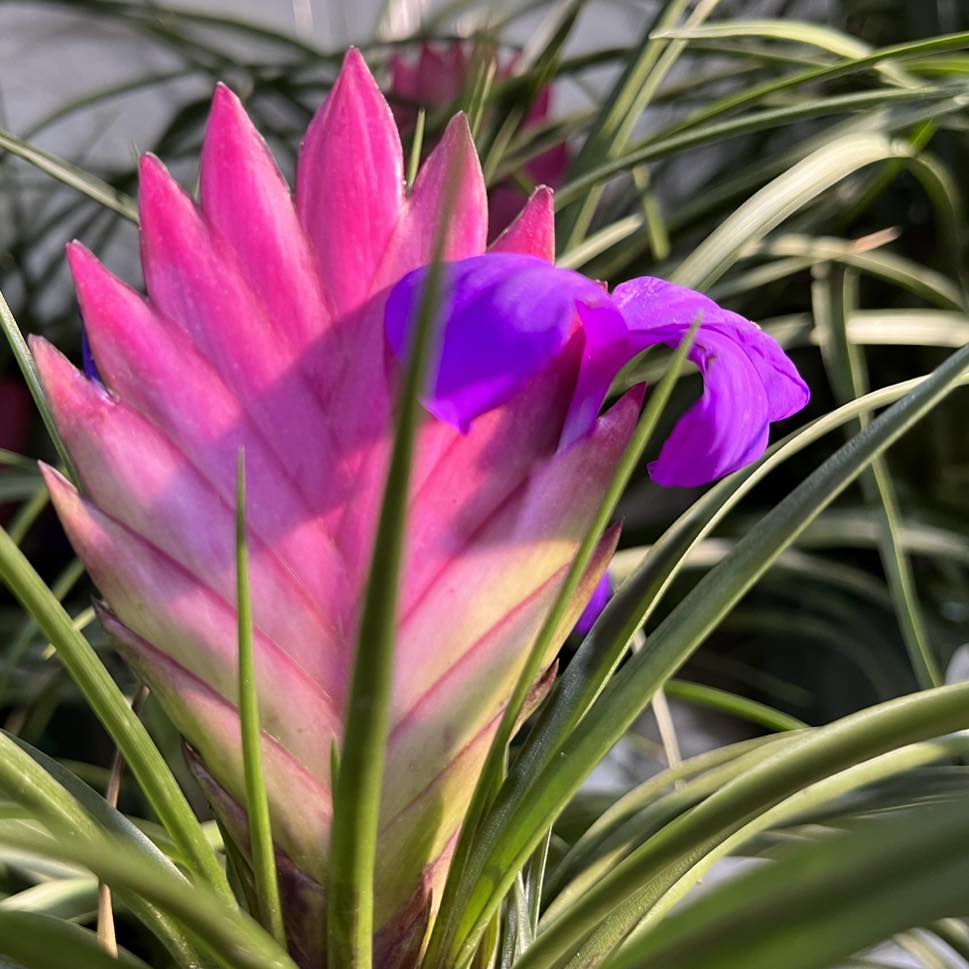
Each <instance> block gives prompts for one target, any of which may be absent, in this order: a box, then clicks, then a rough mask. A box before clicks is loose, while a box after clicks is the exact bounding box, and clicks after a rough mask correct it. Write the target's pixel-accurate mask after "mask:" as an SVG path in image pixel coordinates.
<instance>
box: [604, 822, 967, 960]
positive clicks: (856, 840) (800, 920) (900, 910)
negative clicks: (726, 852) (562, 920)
mask: <svg viewBox="0 0 969 969" xmlns="http://www.w3.org/2000/svg"><path fill="white" fill-rule="evenodd" d="M886 845H891V846H892V850H891V851H886V850H885V846H886ZM967 904H969V816H967V814H966V811H965V805H963V804H960V803H955V804H951V805H948V806H945V807H938V808H935V809H933V810H927V811H921V812H917V813H912V814H907V815H904V816H902V817H901V818H898V819H893V820H888V821H886V820H879V821H869V822H868V823H867V824H866V825H865V826H864V828H861V829H859V830H854V831H851V832H848V833H845V834H841V835H835V836H832V837H830V838H827V839H824V840H822V841H818V842H813V841H812V842H808V843H807V844H802V845H798V846H795V847H794V848H793V849H792V850H790V852H789V853H787V854H786V855H785V856H784V857H783V858H782V859H780V860H779V861H777V862H776V863H774V864H772V865H768V866H766V867H762V868H760V869H758V870H757V871H755V872H753V873H751V874H748V875H746V876H744V877H742V878H741V879H738V880H734V881H731V882H730V883H729V884H728V885H725V886H722V887H721V888H719V889H718V890H716V891H714V892H712V893H711V894H710V895H708V896H707V897H706V898H705V899H702V900H701V901H699V902H697V903H696V904H695V905H694V906H691V907H689V908H687V909H684V910H683V911H682V912H681V913H680V914H678V915H675V916H672V917H671V918H670V919H668V920H667V922H666V923H665V924H664V925H663V926H662V927H661V928H660V929H658V930H657V931H656V932H655V933H654V934H651V935H650V936H649V937H648V938H646V939H644V940H643V941H642V942H640V943H637V944H636V945H630V946H629V948H628V949H626V950H625V951H624V952H622V953H620V954H618V955H617V956H616V957H615V958H614V959H612V960H610V961H609V963H608V964H607V965H608V969H638V967H640V966H644V965H649V966H650V969H672V967H676V969H741V967H743V969H775V967H776V966H778V965H784V966H785V967H787V969H823V967H826V966H830V965H833V964H836V963H840V962H841V961H842V960H843V959H844V958H845V957H846V956H849V955H851V954H852V953H854V952H857V951H859V950H861V949H864V948H865V947H867V946H870V945H873V944H874V943H876V942H879V941H882V940H883V939H885V938H886V937H888V936H890V935H891V934H892V933H894V932H898V931H900V930H902V929H906V928H909V927H911V926H913V925H923V924H925V923H927V922H931V921H932V920H933V919H936V918H939V917H940V916H945V915H949V914H951V913H952V912H961V911H964V910H965V908H966V906H967Z"/></svg>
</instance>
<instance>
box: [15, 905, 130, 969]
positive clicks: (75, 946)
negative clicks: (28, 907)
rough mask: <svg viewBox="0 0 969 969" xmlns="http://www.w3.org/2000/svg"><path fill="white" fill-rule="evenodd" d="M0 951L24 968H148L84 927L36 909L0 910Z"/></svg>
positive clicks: (128, 953)
mask: <svg viewBox="0 0 969 969" xmlns="http://www.w3.org/2000/svg"><path fill="white" fill-rule="evenodd" d="M0 955H2V956H6V957H7V958H8V959H12V960H14V961H15V962H16V963H18V964H19V965H20V966H22V967H23V969H64V967H65V966H83V967H84V969H148V966H147V965H146V964H145V963H144V962H142V961H141V959H138V958H136V957H135V956H133V955H131V953H130V952H125V951H121V952H119V953H118V956H117V958H115V957H114V956H112V955H109V954H108V953H107V952H106V951H105V949H104V948H103V947H102V946H101V943H100V942H98V939H97V936H95V935H94V934H93V933H92V932H89V931H88V930H87V929H82V928H81V927H80V926H79V925H74V924H72V923H71V922H65V921H63V920H62V919H59V918H52V917H50V916H47V915H40V914H38V913H35V912H11V911H0Z"/></svg>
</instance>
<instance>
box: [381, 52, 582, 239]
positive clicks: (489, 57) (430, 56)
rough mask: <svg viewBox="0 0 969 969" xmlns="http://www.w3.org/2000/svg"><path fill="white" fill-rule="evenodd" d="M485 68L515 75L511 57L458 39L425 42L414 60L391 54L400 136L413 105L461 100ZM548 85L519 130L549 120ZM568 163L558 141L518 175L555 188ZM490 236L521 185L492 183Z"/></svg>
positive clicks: (510, 215) (518, 198) (514, 211)
mask: <svg viewBox="0 0 969 969" xmlns="http://www.w3.org/2000/svg"><path fill="white" fill-rule="evenodd" d="M489 66H490V67H492V68H493V70H494V76H495V79H496V80H498V81H506V80H508V79H510V78H512V77H514V75H515V71H516V68H517V67H518V64H517V63H516V60H515V59H512V60H504V61H501V60H499V59H498V55H497V53H496V52H494V51H492V50H490V49H489V48H488V46H487V45H485V44H478V45H476V46H470V45H469V44H468V43H467V42H466V41H463V40H460V39H457V40H453V41H451V42H450V43H449V44H447V45H439V44H434V43H432V42H430V41H425V42H424V43H423V44H422V45H421V50H420V53H419V54H418V56H417V59H416V60H413V59H411V58H410V57H408V55H407V54H404V53H396V54H394V56H393V59H392V60H391V64H390V67H391V78H390V94H391V104H392V107H393V112H394V117H396V118H397V123H398V125H400V129H401V131H402V132H404V133H405V134H406V133H407V132H409V131H412V130H413V128H414V126H415V124H416V122H417V112H418V108H426V109H429V110H436V109H443V108H447V107H448V106H449V105H453V104H457V103H458V102H459V101H460V99H462V98H466V97H471V96H472V94H473V90H474V86H475V84H476V83H480V80H481V78H483V77H484V76H486V75H487V73H488V69H489ZM551 116H552V87H551V85H546V86H545V87H543V88H542V89H541V90H540V91H539V92H538V95H537V97H536V98H535V99H534V101H533V102H532V104H531V106H530V107H529V109H528V111H527V113H526V114H525V115H524V117H523V118H522V120H521V129H522V131H525V130H532V131H534V130H537V129H539V128H541V127H542V126H543V125H545V124H547V123H548V122H549V121H550V120H551ZM568 167H569V149H568V145H567V144H566V143H565V141H564V140H563V141H560V142H559V143H558V144H555V145H553V146H552V147H551V148H549V149H548V150H547V151H543V152H541V153H540V154H538V155H536V156H535V157H534V158H532V159H531V160H530V161H528V162H527V163H526V164H525V165H524V167H523V174H524V175H525V176H526V177H527V180H530V181H531V182H532V183H533V184H535V185H547V186H548V187H549V188H557V187H558V186H559V185H560V184H561V183H562V181H563V179H564V178H565V173H566V171H567V170H568ZM488 201H489V206H490V210H491V216H490V219H489V238H494V237H495V236H497V235H499V234H500V233H501V232H503V231H504V230H505V229H506V228H507V227H508V226H509V225H510V224H511V223H512V221H513V220H514V218H515V216H516V215H518V212H519V210H520V209H521V207H522V203H523V202H524V195H523V194H522V190H521V188H519V186H517V185H516V184H514V182H513V181H512V180H511V179H506V180H505V181H503V182H501V183H499V184H498V185H496V186H494V188H492V189H491V191H490V192H489V199H488Z"/></svg>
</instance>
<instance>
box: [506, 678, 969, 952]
mask: <svg viewBox="0 0 969 969" xmlns="http://www.w3.org/2000/svg"><path fill="white" fill-rule="evenodd" d="M967 701H969V684H961V685H959V686H955V687H942V688H939V689H936V690H926V691H924V692H922V693H916V694H913V695H912V696H907V697H902V698H901V699H899V700H893V701H890V702H888V703H884V704H881V705H879V706H877V707H872V708H869V709H867V710H863V711H862V712H861V713H858V714H854V715H852V716H850V717H845V718H844V719H843V720H839V721H836V722H835V723H833V724H829V725H828V726H826V727H821V728H817V729H815V730H811V731H809V732H805V733H803V734H799V735H797V736H795V737H794V738H793V739H792V741H791V742H790V743H788V744H782V745H780V746H779V747H778V748H777V750H776V753H774V754H773V756H770V757H767V758H765V759H764V760H763V761H761V762H760V763H758V764H754V765H753V766H752V767H751V768H750V769H749V770H748V771H746V772H744V773H743V774H741V775H739V776H737V777H735V778H734V779H732V780H730V781H728V782H727V783H726V784H724V785H723V786H722V787H721V788H719V790H717V791H715V792H714V793H712V794H711V795H710V796H709V797H708V798H707V799H706V800H704V801H703V802H702V803H701V804H699V805H698V806H697V807H695V808H694V809H693V810H692V811H690V812H689V813H688V814H684V815H681V816H680V817H678V818H677V819H676V820H675V821H673V822H672V823H670V824H668V825H666V827H664V828H663V829H662V830H661V831H660V832H658V833H656V834H654V835H653V836H652V837H651V838H650V839H649V840H648V841H646V842H645V843H644V844H642V845H641V846H640V847H639V848H638V849H637V850H636V851H635V852H633V854H631V855H630V856H629V857H628V858H626V859H625V860H624V861H622V862H621V863H620V864H619V865H617V866H616V867H614V868H613V869H612V870H611V871H610V872H609V873H608V874H607V875H606V876H605V877H603V878H601V879H600V880H599V881H598V882H597V883H596V884H595V886H594V887H592V888H590V890H589V891H587V892H586V893H585V894H584V895H583V896H582V897H581V898H580V899H578V900H577V901H576V903H575V904H573V905H571V906H569V907H568V908H567V909H565V910H563V911H562V912H561V913H560V914H559V916H558V918H557V919H556V920H555V921H554V922H552V923H550V924H548V925H547V926H545V928H544V930H540V934H539V936H538V938H537V939H536V941H535V944H534V945H533V946H532V948H531V949H530V950H529V952H528V954H527V956H526V957H525V958H524V959H523V960H521V961H520V963H519V966H520V969H539V967H541V969H545V967H549V966H553V965H555V964H556V963H557V960H558V958H560V957H561V956H562V955H564V954H565V953H567V952H570V951H572V950H573V949H574V946H575V945H576V944H578V943H580V942H581V941H582V940H583V939H584V938H585V937H586V936H587V935H588V934H589V933H590V932H591V931H593V930H594V929H595V928H596V926H597V925H598V924H599V923H600V922H601V921H602V919H604V918H607V917H609V916H610V915H611V913H613V912H614V910H615V909H616V908H617V907H619V906H620V904H621V903H624V904H625V907H624V909H623V910H622V911H621V912H620V913H619V914H618V916H617V917H614V918H615V922H614V924H613V925H611V926H610V929H611V930H612V931H613V932H615V935H614V936H613V937H612V938H610V940H609V942H610V944H615V942H617V941H620V940H621V939H622V938H623V937H624V935H625V934H626V933H628V932H629V931H630V930H631V929H632V928H633V927H634V926H635V925H636V923H637V921H638V920H639V917H640V915H641V911H642V909H643V908H644V907H648V905H649V904H651V903H652V898H651V896H654V895H655V894H656V892H657V885H656V884H654V883H658V888H659V890H660V891H665V890H667V889H668V887H669V885H670V884H671V883H672V882H675V881H676V880H677V879H678V878H679V877H681V876H682V874H684V873H685V871H686V870H688V869H689V868H690V867H692V866H693V865H694V864H695V863H696V860H697V858H698V857H700V856H702V855H703V854H706V853H708V852H709V851H710V850H711V849H712V848H714V847H716V845H718V844H720V843H721V842H723V841H724V840H725V839H726V838H727V837H728V836H730V835H731V834H733V833H735V832H736V831H738V830H740V828H741V827H742V826H743V825H744V823H746V822H747V820H748V819H750V818H752V817H756V816H757V815H758V814H760V813H763V812H764V811H766V810H768V809H770V808H772V807H773V806H774V805H776V804H778V803H779V802H781V801H783V800H784V799H785V798H787V797H790V796H792V795H794V794H795V793H796V792H798V791H800V790H802V788H804V787H806V786H807V785H808V784H811V783H813V782H815V781H818V780H820V779H822V778H825V777H830V776H831V775H833V774H836V773H838V772H840V771H844V770H846V769H847V768H850V767H852V766H854V765H856V764H860V763H862V762H863V761H865V760H869V759H870V758H872V757H876V756H878V755H879V754H882V753H885V752H887V751H891V750H894V749H896V748H898V747H902V746H905V745H907V744H911V743H913V742H915V741H919V740H924V739H928V738H931V737H936V736H939V735H941V734H944V733H948V732H950V731H954V730H962V729H965V728H966V726H969V702H967ZM906 763H907V762H906ZM641 894H645V896H646V899H645V901H646V906H644V904H643V902H642V901H640V900H638V897H639V896H640V895H641ZM617 937H618V938H617Z"/></svg>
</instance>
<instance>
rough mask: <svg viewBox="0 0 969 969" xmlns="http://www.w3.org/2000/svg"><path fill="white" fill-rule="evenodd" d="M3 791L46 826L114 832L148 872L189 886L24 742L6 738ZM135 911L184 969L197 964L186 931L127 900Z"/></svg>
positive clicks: (0, 753)
mask: <svg viewBox="0 0 969 969" xmlns="http://www.w3.org/2000/svg"><path fill="white" fill-rule="evenodd" d="M0 791H3V792H5V793H6V794H7V796H9V797H10V798H12V799H13V800H15V801H16V802H17V803H18V804H21V805H23V806H24V807H25V808H27V809H28V810H29V811H30V813H31V816H32V817H34V818H36V819H37V820H39V821H41V822H46V823H47V824H49V825H52V826H54V827H56V828H57V829H58V830H69V831H71V832H72V833H76V834H77V835H80V836H86V837H96V836H98V835H99V832H101V831H110V832H112V833H113V834H114V835H115V836H116V838H117V841H118V843H119V844H121V845H124V847H125V850H126V851H127V852H129V853H130V854H132V855H134V856H136V857H140V858H141V863H142V864H143V865H145V866H146V867H148V868H154V869H160V870H162V871H164V872H167V873H168V874H169V875H170V876H171V877H174V878H178V879H179V880H181V881H183V882H184V883H185V884H186V885H187V884H188V883H187V882H185V880H184V877H183V876H182V875H181V874H180V873H179V872H178V870H177V869H176V868H175V866H174V865H173V864H172V863H171V862H170V861H169V860H168V859H167V858H166V857H165V856H164V855H163V854H162V853H161V852H160V851H159V850H158V848H156V847H155V845H154V844H152V843H151V841H149V840H148V839H147V838H146V837H145V836H144V835H143V834H142V833H141V832H140V831H139V830H138V829H137V828H136V827H135V826H134V825H133V824H132V823H131V822H130V821H128V820H127V818H125V817H124V816H123V815H121V814H119V813H118V811H116V810H115V809H114V808H112V807H111V805H109V804H108V803H107V802H106V801H105V800H104V799H103V798H102V797H100V795H98V794H97V793H95V792H94V791H93V790H91V788H89V787H88V786H87V785H86V784H84V783H83V782H82V781H80V780H78V779H77V778H76V777H74V776H73V775H72V774H71V773H70V771H68V770H66V769H65V768H64V767H62V766H60V765H59V764H57V762H56V761H54V760H52V759H51V758H49V757H47V756H46V755H45V754H43V753H41V752H40V751H38V750H35V749H34V748H33V747H31V746H30V745H29V744H27V743H26V742H25V741H23V740H20V739H19V738H18V737H12V736H9V735H7V734H5V733H0ZM122 897H123V900H124V901H125V902H126V904H127V905H128V907H129V908H130V909H131V911H132V912H133V913H134V914H135V915H136V916H137V917H138V918H139V919H140V920H141V921H142V922H143V923H144V924H145V925H146V926H147V927H148V928H149V929H150V930H151V931H153V932H154V933H155V934H156V935H157V936H158V938H159V939H160V940H161V941H162V942H163V943H164V944H165V945H166V947H167V948H168V949H169V951H170V952H171V953H172V955H173V956H175V957H176V958H177V959H179V960H180V962H181V964H182V965H185V966H193V965H195V964H197V962H198V957H197V955H196V954H195V949H194V946H193V944H192V943H191V941H190V940H189V939H188V938H186V936H185V933H184V932H183V931H182V930H181V928H180V927H179V926H177V925H175V924H173V923H172V921H171V919H169V918H168V917H167V916H165V915H164V914H163V913H162V912H159V911H158V910H157V909H156V908H155V907H154V906H152V905H150V904H148V903H147V902H145V901H144V900H143V899H142V898H140V897H138V896H134V897H131V896H128V895H123V896H122Z"/></svg>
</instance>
